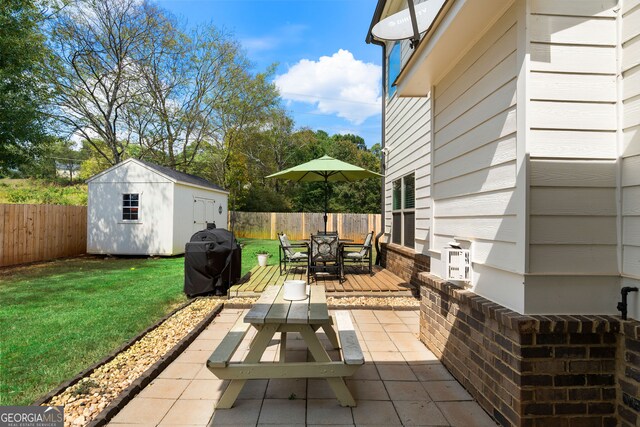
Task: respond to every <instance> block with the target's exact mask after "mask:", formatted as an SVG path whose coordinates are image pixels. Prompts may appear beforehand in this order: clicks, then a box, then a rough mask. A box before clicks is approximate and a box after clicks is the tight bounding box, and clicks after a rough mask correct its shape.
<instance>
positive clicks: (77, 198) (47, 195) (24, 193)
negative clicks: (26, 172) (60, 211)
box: [0, 179, 87, 206]
mask: <svg viewBox="0 0 640 427" xmlns="http://www.w3.org/2000/svg"><path fill="white" fill-rule="evenodd" d="M0 203H22V204H36V205H37V204H49V205H73V206H86V204H87V186H86V185H85V184H75V185H68V184H67V185H65V184H61V183H57V182H51V181H45V180H35V179H34V180H31V179H3V180H0Z"/></svg>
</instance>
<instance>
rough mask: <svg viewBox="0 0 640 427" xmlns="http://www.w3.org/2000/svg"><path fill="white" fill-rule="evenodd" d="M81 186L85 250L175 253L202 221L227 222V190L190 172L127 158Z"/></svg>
mask: <svg viewBox="0 0 640 427" xmlns="http://www.w3.org/2000/svg"><path fill="white" fill-rule="evenodd" d="M87 184H88V187H89V199H88V208H87V216H88V217H87V253H90V254H114V255H177V254H181V253H184V247H185V243H187V242H188V241H189V238H190V237H191V235H192V234H193V233H195V232H196V231H199V230H202V229H205V228H206V226H207V223H211V222H215V223H216V225H217V226H218V227H223V228H226V226H227V207H228V203H227V202H228V199H229V192H228V191H226V190H224V189H222V188H220V187H218V186H217V185H214V184H212V183H210V182H209V181H207V180H205V179H202V178H200V177H197V176H194V175H189V174H186V173H182V172H178V171H175V170H173V169H170V168H167V167H164V166H159V165H156V164H153V163H149V162H146V161H142V160H137V159H127V160H125V161H124V162H122V163H119V164H117V165H115V166H113V167H111V168H109V169H107V170H105V171H103V172H101V173H99V174H97V175H95V176H93V177H91V178H90V179H89V180H88V181H87Z"/></svg>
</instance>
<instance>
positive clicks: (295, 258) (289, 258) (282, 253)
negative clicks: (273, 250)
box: [278, 233, 309, 276]
mask: <svg viewBox="0 0 640 427" xmlns="http://www.w3.org/2000/svg"><path fill="white" fill-rule="evenodd" d="M278 240H280V250H279V251H278V264H279V265H280V275H281V276H282V273H283V271H287V263H289V264H292V265H295V264H303V265H307V266H308V264H309V245H307V244H306V243H296V244H292V243H290V242H289V238H288V237H287V235H286V234H284V233H278ZM296 249H306V251H299V250H296ZM283 266H284V268H283Z"/></svg>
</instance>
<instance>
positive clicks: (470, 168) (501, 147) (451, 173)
mask: <svg viewBox="0 0 640 427" xmlns="http://www.w3.org/2000/svg"><path fill="white" fill-rule="evenodd" d="M516 27H517V25H516V13H515V8H513V7H512V8H511V9H510V10H509V11H507V12H506V13H505V15H504V16H503V17H501V18H500V19H499V20H498V21H497V22H496V24H495V25H494V26H493V27H492V28H491V29H489V30H488V31H487V33H486V34H485V35H484V36H482V38H481V39H480V40H479V41H478V42H477V43H476V44H475V46H473V47H472V48H471V49H470V50H469V53H467V54H466V55H465V56H464V57H463V58H462V59H461V60H460V61H459V62H458V63H457V64H456V65H455V66H454V67H453V68H452V69H451V71H450V72H449V73H447V74H446V75H445V76H444V77H443V78H442V79H441V80H440V81H439V82H438V83H437V84H436V86H435V91H434V134H435V137H434V148H435V150H434V154H433V159H434V164H433V177H432V178H433V179H432V181H433V203H434V221H433V224H434V226H433V227H434V228H433V233H434V238H433V251H435V252H439V251H440V250H441V249H442V247H444V246H446V244H447V242H449V241H451V240H452V239H453V238H454V237H458V238H461V239H469V240H471V241H473V244H472V261H473V263H474V269H475V270H476V271H477V272H481V271H482V272H483V274H476V276H475V277H474V283H473V285H474V286H475V287H476V292H479V293H480V294H484V293H485V289H484V284H483V285H482V286H479V284H480V283H481V282H482V283H484V281H485V280H484V279H483V278H484V277H485V275H486V277H487V278H488V279H487V281H486V282H487V284H488V283H489V281H490V280H492V279H491V278H495V277H497V276H496V274H506V272H509V276H510V277H511V276H513V277H515V279H513V280H512V279H511V278H510V279H509V282H512V281H514V282H517V281H518V279H517V277H516V276H517V275H513V274H512V273H514V272H515V270H516V269H517V265H519V262H518V260H517V254H518V252H517V251H515V250H514V249H515V246H516V239H517V220H516V218H517V208H516V206H515V205H514V190H515V186H516V110H517V109H516V79H517V72H518V67H517V63H516V58H517V56H516V50H517V28H516ZM433 261H435V264H437V263H438V261H437V260H433V259H432V265H433V264H434V262H433ZM438 268H439V266H436V270H437V269H438ZM499 271H502V272H503V273H499ZM505 277H506V276H505ZM516 292H519V291H516ZM491 297H493V296H491ZM503 303H505V304H507V303H508V302H506V301H504V302H503ZM509 305H513V303H512V302H511V303H510V304H509ZM514 308H520V307H514Z"/></svg>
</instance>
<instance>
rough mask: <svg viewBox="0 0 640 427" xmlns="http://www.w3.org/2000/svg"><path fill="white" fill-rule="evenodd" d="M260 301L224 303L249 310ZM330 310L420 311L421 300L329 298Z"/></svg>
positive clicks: (248, 299)
mask: <svg viewBox="0 0 640 427" xmlns="http://www.w3.org/2000/svg"><path fill="white" fill-rule="evenodd" d="M256 301H258V298H257V297H251V298H249V297H245V298H242V297H237V298H231V299H230V300H228V301H226V302H225V303H224V305H225V307H227V308H249V307H251V306H252V305H253V304H255V302H256ZM327 304H328V305H329V308H371V309H375V308H382V309H387V310H388V309H390V308H391V309H400V310H407V309H418V308H420V300H419V299H417V298H413V297H372V296H357V297H349V296H345V297H342V296H340V297H334V296H330V297H327Z"/></svg>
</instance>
